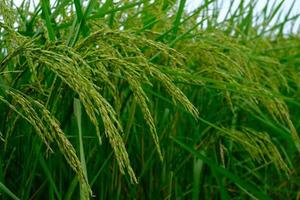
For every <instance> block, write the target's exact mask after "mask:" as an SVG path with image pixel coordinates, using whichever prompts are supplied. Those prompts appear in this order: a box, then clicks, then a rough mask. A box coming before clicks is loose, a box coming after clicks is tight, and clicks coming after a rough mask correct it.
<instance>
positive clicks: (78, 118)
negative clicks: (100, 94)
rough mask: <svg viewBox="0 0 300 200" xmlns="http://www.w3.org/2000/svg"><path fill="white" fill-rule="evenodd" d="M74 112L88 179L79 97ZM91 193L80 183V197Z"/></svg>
mask: <svg viewBox="0 0 300 200" xmlns="http://www.w3.org/2000/svg"><path fill="white" fill-rule="evenodd" d="M74 114H75V117H76V121H77V127H78V139H79V152H80V162H81V166H82V169H83V172H84V176H85V179H86V180H88V175H87V169H86V162H85V155H84V147H83V137H82V125H81V114H82V113H81V103H80V101H79V99H76V98H75V99H74ZM88 193H89V190H88V188H87V187H85V185H80V199H85V198H86V195H87V194H88Z"/></svg>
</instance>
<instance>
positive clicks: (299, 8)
mask: <svg viewBox="0 0 300 200" xmlns="http://www.w3.org/2000/svg"><path fill="white" fill-rule="evenodd" d="M13 1H14V3H15V4H16V5H17V6H18V5H20V4H21V3H22V1H23V0H13ZM31 1H32V2H35V3H37V2H38V1H39V0H31ZM55 1H56V0H50V2H51V3H52V4H53V3H54V2H55ZM246 1H248V2H250V1H251V0H246ZM268 1H269V2H270V5H272V4H278V3H279V2H281V0H258V1H257V6H256V8H255V12H257V13H259V12H260V11H261V10H262V8H263V7H264V5H265V4H266V2H268ZM293 1H294V0H285V2H284V4H283V14H284V12H288V9H289V8H290V6H291V5H292V3H293ZM202 2H203V0H187V2H186V4H187V7H186V8H187V10H188V11H192V10H194V9H195V8H197V7H198V6H199V5H200V4H201V3H202ZM220 2H223V4H222V7H221V13H220V19H219V20H222V17H223V18H224V16H225V14H226V11H227V10H228V8H229V6H230V5H229V4H230V1H229V0H224V1H220ZM239 2H240V0H235V1H234V3H235V4H234V7H237V5H238V4H239ZM299 13H300V0H296V3H295V5H294V7H293V10H292V13H291V15H296V14H299ZM299 26H300V19H299V18H298V21H297V25H296V26H295V29H298V28H299ZM294 31H298V30H294Z"/></svg>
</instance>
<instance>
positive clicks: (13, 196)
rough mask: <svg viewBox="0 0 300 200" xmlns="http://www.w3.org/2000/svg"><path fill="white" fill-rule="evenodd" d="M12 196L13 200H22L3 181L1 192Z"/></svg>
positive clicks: (0, 184) (0, 183)
mask: <svg viewBox="0 0 300 200" xmlns="http://www.w3.org/2000/svg"><path fill="white" fill-rule="evenodd" d="M1 190H2V191H3V192H4V193H5V194H7V195H8V196H10V197H11V198H12V199H13V200H20V199H19V198H18V197H17V196H16V195H15V194H14V193H13V192H12V191H10V190H9V189H8V188H7V187H6V186H5V185H4V184H3V183H2V182H1V181H0V191H1Z"/></svg>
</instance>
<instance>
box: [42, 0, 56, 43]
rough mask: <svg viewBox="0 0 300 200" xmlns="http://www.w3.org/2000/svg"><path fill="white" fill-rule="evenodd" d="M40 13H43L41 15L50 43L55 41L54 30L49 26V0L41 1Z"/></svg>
mask: <svg viewBox="0 0 300 200" xmlns="http://www.w3.org/2000/svg"><path fill="white" fill-rule="evenodd" d="M41 3H42V11H43V14H44V16H45V23H46V27H47V31H48V36H49V39H50V41H52V42H53V41H55V33H54V29H53V27H52V24H51V17H50V15H51V13H50V12H51V9H50V3H49V0H48V1H47V0H42V2H41Z"/></svg>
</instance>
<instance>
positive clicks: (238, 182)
mask: <svg viewBox="0 0 300 200" xmlns="http://www.w3.org/2000/svg"><path fill="white" fill-rule="evenodd" d="M171 139H172V140H173V141H174V142H175V143H177V144H178V145H179V146H180V147H182V148H183V149H185V150H186V151H188V152H190V153H191V154H193V155H194V156H196V157H198V158H199V159H201V160H202V161H203V162H204V163H206V164H207V165H209V166H210V167H211V168H213V169H214V170H215V171H217V172H218V173H220V174H222V175H223V176H225V177H227V178H228V179H229V180H231V181H232V182H233V183H234V184H236V185H237V186H238V187H240V188H242V189H243V190H245V191H247V193H249V194H251V195H253V196H255V197H257V198H258V199H264V200H271V198H270V197H269V196H267V195H266V194H265V193H264V192H262V191H260V190H259V189H258V188H257V187H256V186H255V185H253V184H252V183H249V182H246V181H244V180H242V179H241V178H240V177H238V176H237V175H235V174H233V173H231V172H229V171H228V170H226V169H224V168H222V167H220V166H218V165H217V164H216V163H214V162H213V161H212V160H210V159H209V158H207V157H206V156H204V155H202V154H201V153H199V152H197V151H196V150H194V149H192V148H191V147H189V145H187V144H185V143H183V142H181V141H180V140H178V139H176V138H174V137H171Z"/></svg>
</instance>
